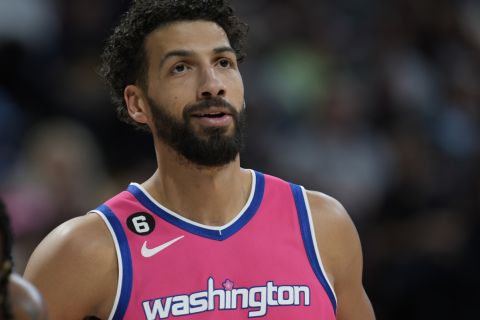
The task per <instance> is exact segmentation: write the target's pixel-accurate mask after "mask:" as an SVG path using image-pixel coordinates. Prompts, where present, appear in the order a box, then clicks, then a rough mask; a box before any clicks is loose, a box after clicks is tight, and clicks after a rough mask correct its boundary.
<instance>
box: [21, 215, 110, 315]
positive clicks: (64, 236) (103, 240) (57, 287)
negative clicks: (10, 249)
mask: <svg viewBox="0 0 480 320" xmlns="http://www.w3.org/2000/svg"><path fill="white" fill-rule="evenodd" d="M116 261H117V260H116V253H115V248H114V243H113V240H112V239H111V236H110V234H109V232H108V229H107V227H106V226H105V224H104V223H103V221H101V218H100V217H99V216H97V215H95V214H89V215H86V216H83V217H79V218H75V219H72V220H70V221H67V222H66V223H64V224H62V225H60V226H59V227H58V228H56V229H55V230H54V231H52V232H51V233H50V234H49V235H48V236H47V237H46V238H45V239H44V240H43V241H42V242H41V243H40V245H39V246H38V247H37V248H36V249H35V251H34V253H33V254H32V256H31V257H30V260H29V262H28V265H27V268H26V270H25V278H26V279H27V280H29V281H31V282H32V283H33V284H34V285H35V286H36V287H37V288H38V289H39V291H40V292H41V294H42V295H43V297H44V299H45V301H46V304H47V311H48V318H49V319H50V320H68V319H76V320H78V319H83V318H85V317H87V316H96V317H97V318H100V319H107V317H108V315H109V312H110V309H111V308H112V305H113V301H114V299H115V293H116V285H117V274H118V271H117V262H116Z"/></svg>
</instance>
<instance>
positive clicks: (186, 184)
mask: <svg viewBox="0 0 480 320" xmlns="http://www.w3.org/2000/svg"><path fill="white" fill-rule="evenodd" d="M198 35H202V36H201V37H199V36H198ZM145 46H146V51H147V53H148V62H149V69H148V85H147V88H146V89H147V90H144V89H143V88H142V86H140V85H133V84H132V85H129V86H127V87H126V88H125V91H124V98H125V101H126V103H127V106H128V112H129V114H130V116H131V117H132V118H133V119H134V120H135V121H137V122H139V123H144V124H147V125H148V126H149V127H150V128H151V130H152V132H155V125H154V122H153V120H152V116H151V112H150V108H151V106H150V105H149V104H148V100H147V95H148V96H149V97H150V98H151V99H153V100H154V101H155V102H156V103H157V105H159V106H162V107H164V108H165V110H166V111H167V112H168V113H169V114H170V115H172V116H174V117H176V118H177V119H181V118H182V111H183V109H184V108H185V106H186V105H188V104H191V103H195V102H198V101H200V100H201V99H207V98H209V97H212V96H220V97H222V98H223V99H225V100H227V101H228V102H229V103H230V104H232V105H233V106H234V107H235V108H236V109H237V110H238V111H240V109H241V108H242V106H243V102H244V100H243V99H244V89H243V82H242V78H241V75H240V72H239V70H238V65H237V61H236V58H235V55H234V53H233V52H231V49H228V48H230V43H229V41H228V38H227V37H226V35H225V32H224V31H223V30H222V29H221V28H220V27H219V26H218V25H216V24H214V23H212V22H206V21H188V22H187V21H182V22H176V23H172V24H169V25H167V26H163V27H161V28H159V29H157V30H156V31H154V32H152V33H151V34H150V35H148V36H147V38H146V42H145ZM192 123H193V126H194V129H195V132H197V133H198V134H199V135H200V136H202V132H203V131H202V128H204V127H205V126H209V125H212V124H211V123H209V122H208V121H205V120H202V119H194V120H193V121H192ZM223 125H226V126H227V127H228V128H227V129H228V130H227V134H231V133H233V123H232V121H229V120H228V119H225V122H224V124H223ZM154 146H155V152H156V157H157V165H158V169H157V170H156V172H155V173H154V174H153V175H152V176H151V177H150V178H149V179H148V180H147V181H145V182H144V183H143V187H144V188H145V189H146V190H147V191H148V192H149V193H150V194H151V195H152V196H153V197H154V198H155V199H156V200H157V201H159V202H160V203H162V204H163V205H165V206H166V207H168V208H170V209H172V210H173V211H175V212H180V213H181V214H182V215H183V216H185V217H187V218H188V219H191V220H194V221H197V222H199V223H202V224H206V225H224V224H226V223H228V222H229V221H230V220H231V219H232V218H233V217H234V216H235V215H236V214H237V213H238V212H239V211H240V210H241V208H242V207H243V206H244V204H245V203H246V201H247V198H248V195H249V192H250V188H251V176H250V173H249V172H248V171H247V170H244V169H242V168H241V167H240V159H239V157H238V156H237V158H236V159H235V160H234V161H233V162H231V163H229V164H227V165H224V166H220V167H215V168H206V167H199V166H197V165H193V164H191V163H188V161H186V160H185V159H182V158H181V156H180V155H178V154H177V153H176V152H175V151H174V150H172V149H170V148H169V147H168V146H167V145H165V144H164V143H163V141H161V140H159V139H158V138H157V137H156V136H155V135H154ZM232 194H235V195H236V196H235V197H232V196H231V195H232ZM187 195H188V196H187ZM308 198H309V201H310V204H311V211H312V215H313V220H314V226H315V230H316V237H317V242H318V247H319V250H320V252H321V254H322V260H323V263H324V266H325V269H326V273H327V276H328V278H329V280H330V282H331V283H332V285H333V286H334V289H335V292H336V294H337V297H338V310H337V315H338V319H341V320H349V319H356V320H363V319H365V320H368V319H374V314H373V310H372V307H371V305H370V302H369V300H368V298H367V296H366V294H365V291H364V289H363V286H362V253H361V248H360V241H359V238H358V235H357V232H356V229H355V227H354V225H353V223H352V221H351V220H350V218H349V216H348V214H347V213H346V212H345V210H344V209H343V207H342V206H341V205H340V204H339V203H338V202H337V201H336V200H334V199H332V198H330V197H328V196H325V195H323V194H321V193H318V192H311V191H309V192H308ZM91 239H95V241H91ZM72 274H73V275H75V276H72ZM25 277H26V278H27V279H29V280H30V281H32V282H33V283H34V284H35V285H36V286H37V287H38V288H39V289H40V291H41V292H42V293H43V295H44V297H45V300H46V301H47V304H48V309H49V318H50V319H52V320H57V319H83V318H84V317H85V316H95V317H97V318H99V319H107V318H108V315H109V313H110V310H111V309H112V306H113V302H114V298H115V293H116V286H117V258H116V253H115V249H114V244H113V240H112V238H111V236H110V234H109V232H108V230H107V227H106V226H105V224H104V223H103V221H101V219H100V218H99V217H98V216H97V215H93V214H90V215H86V216H82V217H79V218H75V219H73V220H70V221H67V222H66V223H64V224H62V225H61V226H59V227H58V228H57V229H55V230H54V231H53V232H52V233H51V234H50V235H48V236H47V237H46V238H45V239H44V241H43V242H42V243H41V244H40V245H39V246H38V248H37V249H36V250H35V252H34V253H33V255H32V257H31V259H30V261H29V263H28V265H27V268H26V271H25Z"/></svg>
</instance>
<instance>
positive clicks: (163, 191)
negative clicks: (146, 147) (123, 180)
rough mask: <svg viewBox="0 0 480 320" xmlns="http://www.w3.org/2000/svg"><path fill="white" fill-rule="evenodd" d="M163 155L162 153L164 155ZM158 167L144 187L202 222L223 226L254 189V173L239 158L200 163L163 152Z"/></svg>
mask: <svg viewBox="0 0 480 320" xmlns="http://www.w3.org/2000/svg"><path fill="white" fill-rule="evenodd" d="M160 156H161V157H160ZM157 159H158V161H157V162H158V163H157V164H158V169H157V171H156V172H155V173H154V174H153V176H152V177H150V178H149V179H148V180H147V181H145V182H144V183H143V187H144V188H145V189H146V190H147V192H148V193H150V195H151V196H153V197H154V198H155V199H156V200H157V201H158V202H160V203H161V204H162V205H164V206H165V207H167V208H169V209H170V210H172V211H174V212H176V213H178V214H180V215H182V216H183V217H185V218H187V219H190V220H193V221H195V222H198V223H202V224H205V225H212V226H221V225H224V224H226V223H228V222H230V221H231V220H232V219H233V218H234V217H235V216H236V215H237V214H238V213H239V212H240V210H241V209H242V208H243V207H244V205H245V203H246V202H247V200H248V197H249V195H250V191H251V184H252V181H251V174H250V172H249V171H248V170H245V169H242V168H240V159H239V157H238V156H237V158H236V159H235V160H234V161H233V162H231V163H229V164H227V165H224V166H221V167H214V168H211V167H200V166H196V165H194V164H189V163H186V162H185V161H179V160H178V155H170V156H168V155H159V154H158V153H157Z"/></svg>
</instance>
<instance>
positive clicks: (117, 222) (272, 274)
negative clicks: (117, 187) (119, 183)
mask: <svg viewBox="0 0 480 320" xmlns="http://www.w3.org/2000/svg"><path fill="white" fill-rule="evenodd" d="M252 177H253V180H252V190H251V193H250V197H249V199H248V202H247V203H246V205H245V207H244V208H243V209H242V210H241V212H240V213H239V214H238V215H237V216H236V217H235V218H234V219H233V220H232V221H231V222H230V223H228V224H226V225H224V226H221V227H213V226H207V225H202V224H200V223H197V222H194V221H191V220H188V219H186V218H184V217H182V216H181V215H179V214H177V213H175V212H173V211H171V210H169V209H167V208H165V207H164V206H162V205H161V204H159V203H158V202H156V201H155V200H154V199H153V198H152V197H151V196H150V195H149V194H148V193H147V192H146V191H145V190H144V189H143V188H142V187H141V186H140V185H138V184H135V183H132V184H130V186H129V187H128V189H127V190H126V191H124V192H122V193H120V194H118V195H117V196H115V197H113V198H112V199H110V200H108V201H107V202H106V203H105V204H103V205H102V206H100V207H98V208H97V209H96V210H95V211H94V212H96V213H98V214H99V215H100V216H101V217H102V218H103V220H104V221H105V223H106V224H107V226H108V228H109V230H110V232H111V233H112V236H113V239H114V242H115V246H116V250H117V257H118V265H119V278H118V289H117V295H116V298H115V304H114V307H113V310H112V312H111V315H110V317H109V319H115V320H117V319H132V320H139V319H148V320H154V319H173V318H178V319H188V320H191V319H193V320H196V319H199V320H200V319H246V318H264V319H288V320H294V319H302V320H309V319H310V320H314V319H315V320H331V319H335V309H336V298H335V294H334V292H333V289H332V287H331V285H330V283H329V281H328V278H327V277H326V275H325V272H324V269H323V266H322V262H321V260H320V255H319V252H318V248H317V245H316V241H314V240H313V239H314V238H315V234H314V230H313V227H312V218H311V215H310V209H309V206H308V202H307V200H306V194H305V190H304V189H303V187H300V186H297V185H294V184H289V183H287V182H285V181H283V180H280V179H278V178H275V177H272V176H268V175H263V174H261V173H259V172H255V171H252Z"/></svg>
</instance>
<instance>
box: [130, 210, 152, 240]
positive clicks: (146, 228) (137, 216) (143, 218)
mask: <svg viewBox="0 0 480 320" xmlns="http://www.w3.org/2000/svg"><path fill="white" fill-rule="evenodd" d="M127 226H128V229H130V230H131V231H133V232H134V233H136V234H138V235H141V236H146V235H147V234H150V233H152V231H153V229H155V219H153V217H152V216H151V215H150V214H149V213H146V212H137V213H134V214H132V215H131V216H130V217H128V219H127Z"/></svg>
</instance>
